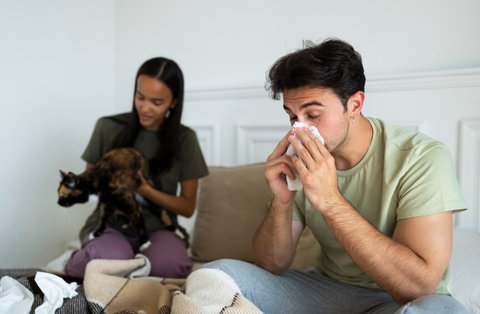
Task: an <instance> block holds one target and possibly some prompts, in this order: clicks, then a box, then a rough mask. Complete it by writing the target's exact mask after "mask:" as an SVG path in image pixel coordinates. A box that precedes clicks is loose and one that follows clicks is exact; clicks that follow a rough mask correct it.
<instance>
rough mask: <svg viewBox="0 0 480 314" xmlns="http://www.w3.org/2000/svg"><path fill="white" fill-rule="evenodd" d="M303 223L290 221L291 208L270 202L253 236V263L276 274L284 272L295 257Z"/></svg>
mask: <svg viewBox="0 0 480 314" xmlns="http://www.w3.org/2000/svg"><path fill="white" fill-rule="evenodd" d="M303 228H304V225H303V223H302V222H301V221H293V222H292V210H291V209H287V208H281V206H276V205H274V204H272V207H271V208H270V210H269V212H268V214H267V216H266V217H265V220H264V221H263V223H262V225H261V226H260V228H258V229H257V231H256V232H255V234H254V237H253V252H254V256H255V264H257V265H258V266H260V267H262V268H264V269H266V270H268V271H270V272H272V273H274V274H277V275H280V274H282V273H283V272H285V271H286V270H287V269H288V268H289V267H290V265H291V264H292V261H293V259H294V257H295V251H296V247H297V244H298V241H299V239H300V235H301V234H302V231H303Z"/></svg>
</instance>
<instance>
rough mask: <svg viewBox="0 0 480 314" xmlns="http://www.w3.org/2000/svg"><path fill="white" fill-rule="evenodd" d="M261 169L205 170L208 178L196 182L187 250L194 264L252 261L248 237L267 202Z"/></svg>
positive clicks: (263, 214)
mask: <svg viewBox="0 0 480 314" xmlns="http://www.w3.org/2000/svg"><path fill="white" fill-rule="evenodd" d="M264 167H265V165H264V164H263V163H259V164H251V165H245V166H237V167H210V168H209V172H210V174H209V175H208V176H206V177H205V178H203V179H202V180H201V181H200V190H199V197H198V201H197V217H196V219H195V224H194V226H193V233H192V246H191V257H192V259H193V260H194V261H200V262H207V261H212V260H216V259H220V258H233V259H239V260H244V261H248V262H251V261H253V254H252V245H251V244H252V236H253V233H254V231H255V229H257V228H258V226H259V225H260V223H261V222H262V220H263V218H264V217H265V213H266V211H267V207H268V204H269V202H270V200H271V193H270V190H269V188H268V185H267V183H266V181H265V178H264V176H263V169H264Z"/></svg>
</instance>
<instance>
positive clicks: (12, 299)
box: [0, 276, 33, 314]
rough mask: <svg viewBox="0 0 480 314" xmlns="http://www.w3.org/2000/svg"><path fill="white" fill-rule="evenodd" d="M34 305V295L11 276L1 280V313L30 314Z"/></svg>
mask: <svg viewBox="0 0 480 314" xmlns="http://www.w3.org/2000/svg"><path fill="white" fill-rule="evenodd" d="M32 304H33V293H32V292H30V291H29V290H28V289H27V288H25V287H24V286H23V285H22V284H21V283H20V282H18V281H17V280H15V279H13V278H12V277H10V276H3V277H2V278H1V279H0V313H18V314H25V313H26V314H28V313H30V310H31V308H32Z"/></svg>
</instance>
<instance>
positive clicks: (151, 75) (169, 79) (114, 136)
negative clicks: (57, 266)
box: [65, 58, 208, 278]
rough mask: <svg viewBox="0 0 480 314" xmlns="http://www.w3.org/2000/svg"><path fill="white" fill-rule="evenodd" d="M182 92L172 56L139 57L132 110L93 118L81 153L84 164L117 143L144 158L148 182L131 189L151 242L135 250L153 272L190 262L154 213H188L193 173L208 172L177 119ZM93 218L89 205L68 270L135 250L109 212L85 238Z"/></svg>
mask: <svg viewBox="0 0 480 314" xmlns="http://www.w3.org/2000/svg"><path fill="white" fill-rule="evenodd" d="M183 94H184V81H183V74H182V71H181V69H180V68H179V66H178V65H177V64H176V63H175V62H174V61H172V60H169V59H166V58H153V59H150V60H148V61H146V62H145V63H144V64H143V65H142V66H141V67H140V68H139V70H138V72H137V76H136V79H135V90H134V99H133V109H132V112H130V113H124V114H119V115H114V116H109V117H104V118H101V119H99V120H98V122H97V124H96V126H95V130H94V132H93V135H92V137H91V139H90V142H89V144H88V146H87V148H86V150H85V152H84V153H83V155H82V159H84V160H85V161H86V162H87V168H89V167H92V166H93V164H94V163H95V162H97V161H98V160H99V159H100V158H101V157H102V156H103V155H104V154H105V153H106V152H108V151H109V150H111V149H113V148H116V147H134V148H136V149H137V150H139V151H140V152H141V153H142V154H143V156H144V157H145V158H146V159H147V160H149V167H150V172H151V179H152V181H153V184H152V185H150V184H149V183H148V182H147V181H146V180H145V179H144V178H142V185H141V186H140V187H139V188H138V190H137V193H138V194H139V195H141V197H140V199H142V198H143V201H142V202H141V203H142V204H143V205H142V212H143V214H144V217H145V221H146V225H147V229H148V231H149V235H150V241H151V243H152V244H151V245H150V246H149V247H148V248H146V249H145V250H142V252H141V253H142V254H143V255H145V256H146V257H147V258H148V259H149V260H150V264H151V273H150V274H151V275H152V276H159V277H170V278H177V277H178V278H180V277H186V276H187V275H188V274H189V272H190V270H191V268H192V261H191V260H190V258H189V257H188V254H187V249H186V245H185V241H184V240H183V239H181V238H180V237H179V236H178V235H177V234H176V233H175V232H171V231H168V230H166V229H165V226H163V224H162V223H161V219H160V212H161V209H166V210H167V211H168V213H169V215H170V217H171V219H172V220H173V221H174V222H175V223H176V220H177V215H182V216H185V217H190V216H192V214H193V212H194V210H195V201H196V194H197V186H198V179H199V178H201V177H203V176H206V175H207V174H208V168H207V166H206V164H205V161H204V158H203V155H202V152H201V149H200V146H199V143H198V140H197V137H196V134H195V132H194V131H193V130H192V129H190V128H188V127H186V126H184V125H182V124H181V123H180V121H181V117H182V109H183ZM177 186H179V187H180V190H179V193H178V194H177ZM98 219H99V211H98V210H95V211H94V212H93V213H92V214H91V215H90V217H89V218H88V219H87V221H86V223H85V225H84V226H83V228H82V230H81V231H80V239H81V240H82V247H81V249H80V250H78V251H75V252H74V253H73V254H72V256H71V257H70V259H69V261H68V262H67V264H66V266H65V271H66V273H67V274H69V275H71V276H77V277H83V275H84V272H85V267H86V264H87V263H88V262H89V261H90V260H92V259H96V258H102V259H130V258H133V257H134V256H135V254H136V253H137V252H138V250H139V245H140V243H139V240H138V238H137V237H136V236H135V235H136V233H135V232H134V231H133V230H124V229H122V228H121V222H120V221H116V218H115V217H113V218H111V219H110V220H109V226H108V227H107V229H106V230H105V232H104V233H103V234H102V235H100V236H98V237H96V238H93V239H92V237H91V236H90V235H89V234H90V232H91V231H92V229H93V228H94V227H95V226H96V223H97V222H98Z"/></svg>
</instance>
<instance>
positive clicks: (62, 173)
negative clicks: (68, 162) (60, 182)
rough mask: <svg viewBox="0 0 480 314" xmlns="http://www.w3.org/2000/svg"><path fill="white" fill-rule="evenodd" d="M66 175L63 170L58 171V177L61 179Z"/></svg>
mask: <svg viewBox="0 0 480 314" xmlns="http://www.w3.org/2000/svg"><path fill="white" fill-rule="evenodd" d="M66 175H67V173H66V172H65V171H63V170H60V176H61V177H62V179H63V178H65V176H66Z"/></svg>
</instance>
